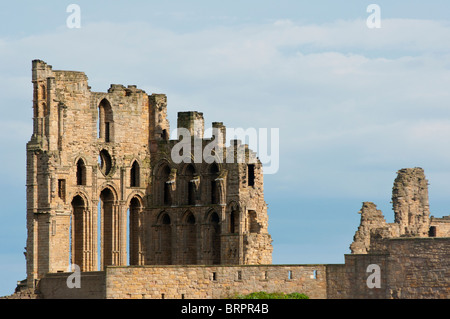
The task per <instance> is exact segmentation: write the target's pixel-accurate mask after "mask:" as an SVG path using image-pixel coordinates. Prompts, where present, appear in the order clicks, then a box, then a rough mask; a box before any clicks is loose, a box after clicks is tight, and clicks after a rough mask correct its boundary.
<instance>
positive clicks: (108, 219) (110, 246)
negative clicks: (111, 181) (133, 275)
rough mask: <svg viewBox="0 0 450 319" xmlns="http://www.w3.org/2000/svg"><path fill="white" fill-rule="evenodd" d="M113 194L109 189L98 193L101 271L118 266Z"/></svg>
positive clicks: (117, 236) (116, 221)
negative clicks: (109, 266)
mask: <svg viewBox="0 0 450 319" xmlns="http://www.w3.org/2000/svg"><path fill="white" fill-rule="evenodd" d="M114 201H115V198H114V193H113V192H112V191H111V189H109V188H105V189H103V191H102V192H101V193H100V214H99V217H100V225H101V255H102V258H101V261H102V264H101V265H102V269H104V267H105V266H108V265H115V264H116V265H117V264H119V258H118V257H119V256H118V254H117V252H118V251H119V247H118V242H119V238H120V236H119V232H118V229H117V227H116V225H118V224H119V216H118V213H117V210H116V209H114Z"/></svg>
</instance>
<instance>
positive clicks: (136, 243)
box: [128, 197, 141, 265]
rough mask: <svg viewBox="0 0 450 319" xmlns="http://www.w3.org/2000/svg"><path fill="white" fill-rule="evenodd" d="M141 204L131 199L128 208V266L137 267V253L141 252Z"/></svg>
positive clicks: (134, 198) (135, 199)
mask: <svg viewBox="0 0 450 319" xmlns="http://www.w3.org/2000/svg"><path fill="white" fill-rule="evenodd" d="M140 211H141V202H140V201H139V199H138V198H136V197H133V199H132V200H131V202H130V207H129V214H130V215H129V221H128V224H129V235H128V236H129V241H128V246H129V249H128V250H129V264H130V265H139V253H140V250H141V236H140V232H141V225H140V216H139V213H140Z"/></svg>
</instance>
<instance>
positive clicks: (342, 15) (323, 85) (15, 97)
mask: <svg viewBox="0 0 450 319" xmlns="http://www.w3.org/2000/svg"><path fill="white" fill-rule="evenodd" d="M393 2H394V3H393ZM71 3H77V4H79V5H80V8H81V28H80V29H69V28H67V26H66V18H67V17H68V16H69V13H67V12H66V8H67V6H68V5H69V4H71ZM371 3H376V4H378V5H379V6H380V8H381V28H380V29H369V28H368V27H367V25H366V19H367V17H368V16H369V13H367V12H366V8H367V6H368V5H369V4H371ZM448 12H450V4H449V3H448V1H428V2H425V1H411V0H409V1H406V0H405V1H400V0H399V1H361V0H355V1H352V0H345V1H336V0H326V1H325V0H324V1H299V0H296V1H283V0H281V1H253V0H252V1H227V2H224V1H164V2H162V1H128V2H125V1H95V2H94V1H58V2H56V1H54V2H50V1H39V2H36V1H14V2H13V1H9V2H7V3H4V4H2V10H1V11H0V25H1V28H0V58H1V63H0V110H1V117H0V121H1V122H0V132H1V134H0V143H1V145H0V146H1V149H2V150H3V151H2V156H1V157H0V158H1V165H0V191H1V192H0V194H1V195H0V196H1V197H2V198H1V199H2V204H3V205H2V209H1V211H0V214H1V218H2V223H1V224H0V295H6V294H10V293H12V292H13V290H14V288H15V285H16V281H18V280H22V279H24V278H25V259H24V256H23V251H24V246H25V241H26V224H25V222H26V220H25V213H26V211H25V207H26V206H25V204H26V203H25V155H26V154H25V145H26V142H27V141H28V140H29V138H30V136H31V132H32V121H31V116H32V103H31V99H32V89H31V61H32V60H33V59H42V60H44V61H46V62H48V63H49V64H51V65H53V67H54V69H65V70H77V71H83V72H85V73H86V74H87V76H88V77H89V83H90V86H91V87H92V90H93V91H106V90H107V89H108V88H109V85H110V84H112V83H115V84H124V85H129V84H135V85H137V86H138V87H139V88H141V89H144V90H145V91H146V92H147V93H166V94H167V96H168V112H169V119H170V122H171V125H172V127H174V126H175V125H176V114H177V112H179V111H185V110H198V111H200V112H203V113H204V116H205V120H206V123H207V124H210V123H211V122H213V121H223V122H224V124H225V125H226V126H228V127H235V128H238V127H241V128H248V127H254V128H279V130H280V145H279V146H280V157H279V158H280V169H279V171H278V173H276V174H271V175H266V176H265V196H266V201H267V203H268V206H269V225H270V226H269V232H270V233H271V235H272V237H273V240H274V241H273V245H274V253H273V262H274V263H302V264H307V263H343V262H344V254H346V253H349V249H348V246H349V245H350V243H351V242H352V238H353V235H354V232H355V231H356V228H357V226H358V225H359V215H358V214H357V212H358V211H359V209H360V208H361V204H362V202H363V201H373V202H375V203H376V204H377V206H378V207H379V209H381V210H382V211H383V213H384V215H385V217H386V219H387V220H388V221H389V222H391V221H393V213H392V208H391V204H390V197H391V190H392V184H393V181H394V179H395V176H396V171H397V170H399V169H401V168H404V167H415V166H419V167H422V168H424V170H425V173H426V175H427V178H428V180H429V182H430V186H429V187H430V188H429V194H430V209H431V214H432V215H434V216H438V217H440V216H443V215H448V214H449V213H450V209H448V206H449V204H450V199H449V196H448V193H449V190H450V149H449V147H447V144H448V142H447V141H448V137H449V136H450V93H449V92H450V90H449V87H450V23H449V19H448Z"/></svg>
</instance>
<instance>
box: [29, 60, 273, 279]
mask: <svg viewBox="0 0 450 319" xmlns="http://www.w3.org/2000/svg"><path fill="white" fill-rule="evenodd" d="M32 82H33V88H34V97H33V110H34V114H33V121H34V126H33V135H32V137H31V140H30V141H29V142H28V144H27V228H28V240H27V248H26V249H27V250H26V258H27V285H28V287H34V286H35V284H36V281H37V280H39V279H41V278H42V277H43V276H44V275H45V274H47V273H55V272H65V271H67V270H68V269H69V265H70V264H76V265H78V266H80V268H81V270H82V271H97V270H103V269H105V267H106V266H108V265H115V266H118V265H127V264H130V265H158V264H164V265H176V264H193V265H197V264H267V263H271V253H272V246H271V241H272V240H271V237H270V235H269V234H268V232H267V227H268V217H267V205H266V203H265V201H264V195H263V175H262V165H261V163H260V161H259V160H258V159H257V158H256V157H255V154H254V153H253V152H252V151H251V150H249V149H248V147H247V145H241V144H240V141H238V140H232V141H231V145H230V146H229V147H227V148H225V149H224V151H223V154H222V155H221V156H222V157H221V156H220V155H219V154H218V153H217V152H216V153H214V151H215V150H216V148H214V149H212V151H211V150H210V152H209V154H211V155H210V156H211V157H212V158H213V161H205V160H204V159H203V158H202V157H201V158H200V160H199V159H198V157H195V155H196V152H197V151H198V149H196V148H195V147H198V145H200V151H201V153H202V152H203V151H204V150H205V149H206V148H207V147H208V145H210V144H211V143H216V144H217V145H220V146H225V142H226V128H225V126H224V125H223V123H221V122H214V123H213V129H214V130H215V132H218V134H217V136H218V138H217V140H215V139H206V138H204V137H203V131H204V121H203V114H202V113H199V112H180V113H179V116H178V128H179V129H182V128H184V129H187V130H188V131H189V132H190V134H191V136H190V139H192V140H191V141H192V142H193V143H192V145H191V146H190V148H189V149H187V159H189V160H190V159H191V158H192V159H194V157H195V161H182V162H181V163H180V162H174V161H173V159H172V156H171V152H172V150H173V148H174V147H175V146H176V145H178V144H180V139H179V138H175V139H169V138H170V127H169V122H168V120H167V98H166V96H165V95H164V94H151V95H147V94H146V93H145V92H144V91H143V90H140V89H138V88H136V86H133V85H130V86H128V87H124V86H122V85H117V84H113V85H111V87H110V89H109V90H108V92H106V93H101V92H92V91H91V90H90V87H89V85H88V82H87V77H86V75H85V74H84V73H82V72H74V71H57V70H53V69H52V67H51V66H50V65H48V64H46V63H45V62H43V61H40V60H35V61H33V67H32ZM183 142H185V141H184V140H183ZM213 145H214V144H213ZM205 152H206V151H205ZM241 155H242V156H244V157H245V159H246V161H244V162H238V161H237V156H241ZM229 158H231V159H232V161H229ZM225 159H226V160H225ZM98 207H100V209H98ZM127 223H128V224H129V227H128V229H127ZM127 243H128V245H129V251H128V252H127Z"/></svg>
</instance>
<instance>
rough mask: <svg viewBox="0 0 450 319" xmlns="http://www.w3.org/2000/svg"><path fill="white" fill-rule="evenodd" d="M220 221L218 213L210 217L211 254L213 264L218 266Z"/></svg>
mask: <svg viewBox="0 0 450 319" xmlns="http://www.w3.org/2000/svg"><path fill="white" fill-rule="evenodd" d="M219 222H220V219H219V215H217V213H216V212H214V213H212V214H211V217H210V225H211V229H210V231H211V232H210V238H211V240H210V243H211V252H212V264H213V265H218V264H220V250H221V249H220V247H221V244H220V234H221V231H220V223H219Z"/></svg>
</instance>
